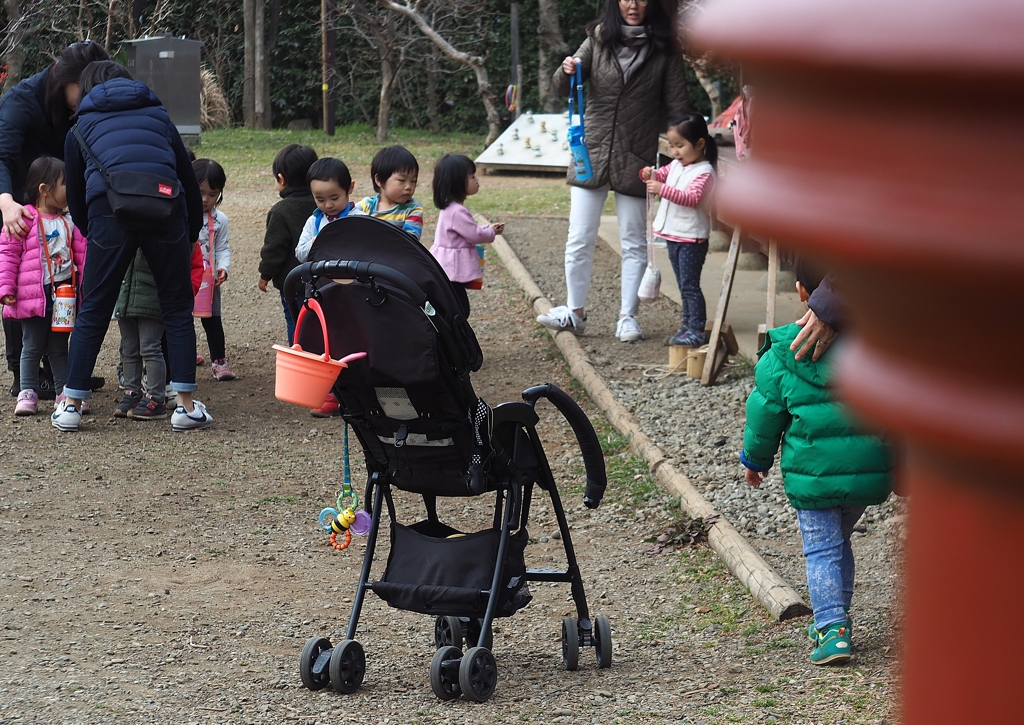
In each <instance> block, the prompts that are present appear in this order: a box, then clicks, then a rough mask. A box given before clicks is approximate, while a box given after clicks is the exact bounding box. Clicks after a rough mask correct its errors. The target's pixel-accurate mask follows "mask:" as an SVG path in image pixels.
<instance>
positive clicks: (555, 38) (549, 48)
mask: <svg viewBox="0 0 1024 725" xmlns="http://www.w3.org/2000/svg"><path fill="white" fill-rule="evenodd" d="M537 6H538V10H539V12H540V22H539V23H538V25H537V33H538V34H539V35H540V42H539V43H538V46H537V48H538V51H537V54H538V60H539V65H540V70H539V72H538V73H537V90H538V91H539V93H540V103H541V107H542V108H543V109H544V111H545V113H556V112H558V111H560V110H561V108H562V100H561V99H560V98H559V97H558V94H557V93H555V92H554V91H555V89H554V86H553V85H552V84H551V74H552V73H554V72H555V68H556V67H557V65H558V64H559V63H560V62H561V61H562V58H564V57H565V56H566V55H568V54H569V46H568V45H566V44H565V40H563V39H562V31H561V29H560V28H559V25H558V0H537Z"/></svg>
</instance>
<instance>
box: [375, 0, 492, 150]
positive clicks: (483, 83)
mask: <svg viewBox="0 0 1024 725" xmlns="http://www.w3.org/2000/svg"><path fill="white" fill-rule="evenodd" d="M378 2H379V3H380V5H381V6H383V7H385V8H387V9H388V10H392V11H394V12H396V13H401V14H402V15H404V16H406V17H407V18H409V19H410V20H412V21H413V22H414V23H415V24H416V27H418V28H419V29H420V32H421V33H423V35H425V36H426V37H427V38H428V39H429V40H430V41H431V42H432V43H434V45H436V46H437V47H438V48H440V49H441V52H443V53H444V54H445V55H447V56H448V57H449V58H451V59H452V60H454V61H456V62H458V63H461V64H463V65H466V66H469V67H470V68H471V69H472V70H473V73H474V75H475V76H476V83H477V94H478V95H479V96H480V100H481V101H482V102H483V104H484V110H485V111H486V114H487V129H488V131H487V140H486V141H485V143H486V144H487V145H490V144H491V143H493V142H494V140H495V139H497V138H498V135H499V134H500V133H501V117H500V116H499V114H498V106H497V104H496V103H495V101H494V97H493V96H492V95H491V83H490V80H489V79H488V77H487V67H486V66H485V65H484V62H485V60H486V59H485V57H484V56H480V55H473V54H471V53H467V52H464V51H461V50H459V49H458V48H456V47H455V46H454V45H452V44H451V43H450V42H449V41H448V40H447V39H446V38H445V37H443V36H442V35H441V34H440V33H438V32H437V31H436V30H435V29H434V27H433V26H432V25H431V24H430V22H428V21H427V19H426V18H425V17H423V14H422V12H421V11H420V9H421V8H422V3H423V0H416V1H415V3H414V4H413V5H406V4H403V3H398V2H394V1H393V0H378Z"/></svg>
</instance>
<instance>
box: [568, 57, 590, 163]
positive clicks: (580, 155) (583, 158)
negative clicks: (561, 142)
mask: <svg viewBox="0 0 1024 725" xmlns="http://www.w3.org/2000/svg"><path fill="white" fill-rule="evenodd" d="M573 95H575V96H576V104H577V106H578V111H579V116H580V122H579V124H578V125H573V122H572V120H573V119H572V116H573V104H572V101H573ZM569 150H570V151H571V152H572V165H573V170H574V171H575V173H576V181H587V180H588V179H591V178H592V177H593V176H594V170H593V169H592V168H591V166H590V152H589V151H587V135H586V133H585V131H584V127H583V71H582V70H581V69H580V66H579V64H578V63H577V64H576V72H575V73H574V74H573V75H572V76H571V77H570V79H569Z"/></svg>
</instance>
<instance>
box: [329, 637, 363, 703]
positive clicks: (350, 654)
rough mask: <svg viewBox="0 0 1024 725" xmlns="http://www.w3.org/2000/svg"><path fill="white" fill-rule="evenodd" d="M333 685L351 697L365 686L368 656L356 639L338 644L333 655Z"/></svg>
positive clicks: (331, 669) (331, 670)
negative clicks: (364, 678)
mask: <svg viewBox="0 0 1024 725" xmlns="http://www.w3.org/2000/svg"><path fill="white" fill-rule="evenodd" d="M330 672H331V685H332V686H333V687H334V689H335V690H336V691H338V692H340V693H342V694H344V695H351V694H352V693H353V692H355V691H356V690H358V689H359V686H360V685H361V684H363V676H364V675H365V674H366V655H365V654H364V653H363V646H362V645H361V644H359V643H358V642H356V641H355V640H354V639H345V640H342V641H341V642H339V643H338V645H337V646H336V647H335V648H334V652H332V653H331V667H330Z"/></svg>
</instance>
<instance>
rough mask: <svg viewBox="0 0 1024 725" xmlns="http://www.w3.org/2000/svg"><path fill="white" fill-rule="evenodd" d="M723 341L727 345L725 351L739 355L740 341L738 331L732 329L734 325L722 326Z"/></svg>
mask: <svg viewBox="0 0 1024 725" xmlns="http://www.w3.org/2000/svg"><path fill="white" fill-rule="evenodd" d="M722 343H723V344H724V345H725V351H726V352H727V353H729V354H730V355H739V353H740V343H739V341H738V340H737V339H736V333H735V332H733V331H732V325H729V324H726V325H725V327H723V328H722Z"/></svg>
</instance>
